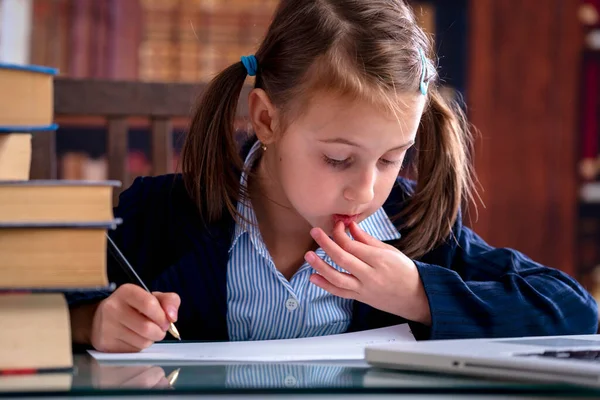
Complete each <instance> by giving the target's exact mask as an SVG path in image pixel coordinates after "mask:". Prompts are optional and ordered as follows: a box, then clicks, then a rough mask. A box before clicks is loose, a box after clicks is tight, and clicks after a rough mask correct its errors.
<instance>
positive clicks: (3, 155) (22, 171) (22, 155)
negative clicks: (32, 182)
mask: <svg viewBox="0 0 600 400" xmlns="http://www.w3.org/2000/svg"><path fill="white" fill-rule="evenodd" d="M30 169H31V133H8V134H0V181H2V180H28V179H29V172H30Z"/></svg>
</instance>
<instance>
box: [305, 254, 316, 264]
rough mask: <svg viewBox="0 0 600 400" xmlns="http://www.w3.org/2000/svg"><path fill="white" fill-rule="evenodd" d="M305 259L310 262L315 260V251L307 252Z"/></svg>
mask: <svg viewBox="0 0 600 400" xmlns="http://www.w3.org/2000/svg"><path fill="white" fill-rule="evenodd" d="M304 259H305V260H306V261H308V262H309V263H311V262H314V261H315V255H314V254H313V253H306V255H305V256H304Z"/></svg>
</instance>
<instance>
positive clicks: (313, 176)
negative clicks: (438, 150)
mask: <svg viewBox="0 0 600 400" xmlns="http://www.w3.org/2000/svg"><path fill="white" fill-rule="evenodd" d="M313 99H314V100H313V101H312V102H311V103H310V104H309V105H308V107H307V108H306V110H305V112H304V113H303V114H302V116H301V117H299V118H297V119H295V121H294V122H293V123H292V124H291V125H289V127H288V128H287V129H286V131H285V132H283V134H282V135H281V136H280V139H279V140H278V141H277V142H276V143H274V146H270V148H269V150H268V151H275V154H272V156H275V155H276V158H275V157H273V158H272V159H271V160H272V162H273V163H274V164H275V165H273V166H274V167H276V168H275V169H274V170H275V171H277V172H276V179H277V180H278V181H279V182H278V183H279V186H280V189H281V192H282V194H283V195H284V196H285V197H286V198H287V201H288V202H289V205H291V207H292V208H293V209H295V210H296V212H297V213H298V214H299V215H300V216H302V217H303V218H304V219H305V220H307V221H308V222H309V224H310V225H311V226H312V227H320V228H322V229H323V230H324V231H325V232H326V233H328V234H331V232H332V231H333V227H334V226H335V223H336V222H337V221H340V220H341V221H343V222H345V223H346V224H349V223H350V221H353V220H354V221H356V222H360V221H362V220H364V219H365V218H367V217H368V216H370V215H371V214H372V213H374V212H375V211H376V210H377V209H379V208H380V207H381V206H382V205H383V203H384V202H385V200H386V199H387V197H388V195H389V194H390V191H391V190H392V186H393V185H394V182H395V180H396V178H397V177H398V173H399V171H400V167H401V165H402V162H403V160H404V157H405V155H406V151H407V150H408V148H409V147H410V146H412V145H413V144H414V142H415V136H416V132H417V128H418V126H419V121H420V119H421V114H422V113H423V107H424V105H425V96H422V95H420V93H415V94H414V95H412V94H411V95H405V96H403V97H402V98H401V99H400V100H401V101H403V104H404V105H405V106H404V108H403V111H402V113H401V114H400V115H398V118H396V117H395V116H391V115H389V114H388V113H386V112H383V111H382V110H380V109H377V108H375V107H374V106H372V105H370V104H368V103H365V102H362V101H359V100H347V99H343V98H339V97H334V96H327V95H324V96H319V97H314V98H313ZM271 149H273V150H271ZM273 159H274V160H273Z"/></svg>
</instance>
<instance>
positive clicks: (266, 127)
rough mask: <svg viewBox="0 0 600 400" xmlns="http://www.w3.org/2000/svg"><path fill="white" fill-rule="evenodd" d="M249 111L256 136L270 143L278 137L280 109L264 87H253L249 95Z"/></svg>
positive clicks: (264, 142) (267, 143) (263, 141)
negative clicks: (272, 101)
mask: <svg viewBox="0 0 600 400" xmlns="http://www.w3.org/2000/svg"><path fill="white" fill-rule="evenodd" d="M248 112H249V114H250V122H251V123H252V128H253V129H254V133H256V137H257V138H258V140H260V141H261V142H262V143H263V144H265V145H267V146H268V145H269V144H271V143H273V142H274V141H275V139H276V132H277V123H278V118H279V113H278V110H277V109H276V108H275V106H274V105H273V103H271V99H270V98H269V96H268V95H267V93H266V92H265V91H264V90H262V89H252V91H251V92H250V94H249V96H248Z"/></svg>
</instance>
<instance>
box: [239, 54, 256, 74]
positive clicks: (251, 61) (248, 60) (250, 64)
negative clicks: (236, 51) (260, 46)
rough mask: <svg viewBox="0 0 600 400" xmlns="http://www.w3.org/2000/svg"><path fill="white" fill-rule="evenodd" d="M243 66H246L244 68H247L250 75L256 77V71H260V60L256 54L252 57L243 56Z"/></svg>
mask: <svg viewBox="0 0 600 400" xmlns="http://www.w3.org/2000/svg"><path fill="white" fill-rule="evenodd" d="M242 64H244V67H246V71H247V72H248V75H250V76H255V75H256V71H258V60H257V59H256V57H255V56H254V54H253V55H251V56H242Z"/></svg>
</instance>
